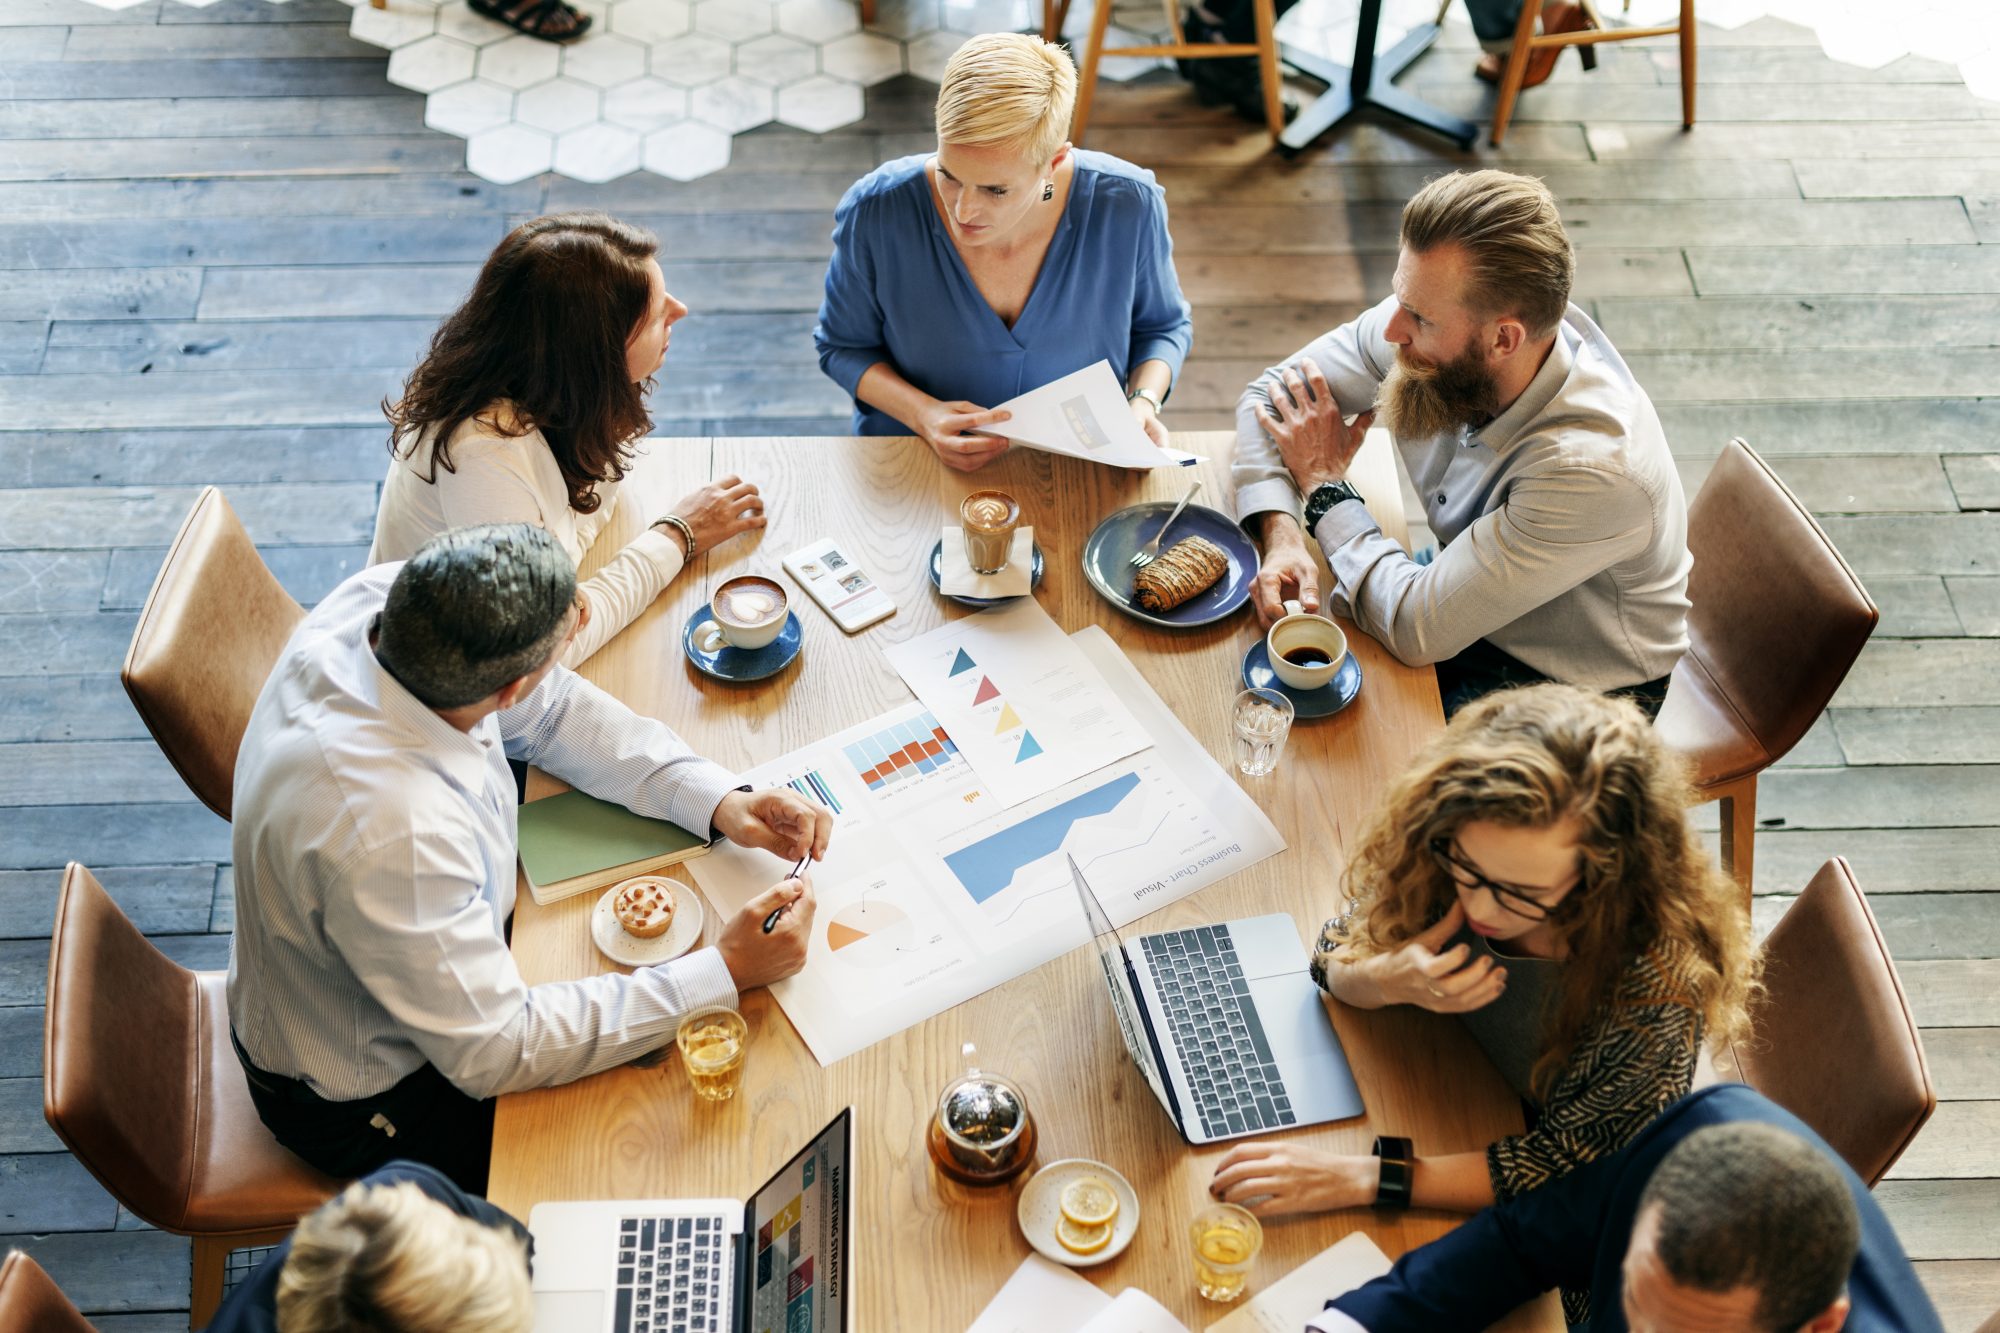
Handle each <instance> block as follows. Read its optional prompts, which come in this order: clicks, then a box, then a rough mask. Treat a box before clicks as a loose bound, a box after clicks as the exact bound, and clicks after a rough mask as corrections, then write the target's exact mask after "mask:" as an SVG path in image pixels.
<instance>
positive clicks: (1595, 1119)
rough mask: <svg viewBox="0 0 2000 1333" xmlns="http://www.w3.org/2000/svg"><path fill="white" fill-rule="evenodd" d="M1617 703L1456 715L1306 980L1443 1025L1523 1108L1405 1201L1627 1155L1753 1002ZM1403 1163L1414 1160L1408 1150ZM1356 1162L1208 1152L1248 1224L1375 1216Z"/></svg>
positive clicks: (1288, 1153) (1662, 755)
mask: <svg viewBox="0 0 2000 1333" xmlns="http://www.w3.org/2000/svg"><path fill="white" fill-rule="evenodd" d="M1689 803H1690V792H1689V790H1688V787H1687V781H1686V777H1685V775H1684V773H1683V770H1682V767H1681V764H1680V761H1679V760H1678V759H1677V758H1676V757H1675V756H1674V755H1673V753H1672V752H1671V751H1670V750H1668V748H1667V747H1666V745H1665V744H1664V743H1663V742H1662V741H1661V740H1660V738H1659V736H1658V734H1657V733H1656V732H1655V731H1654V730H1653V728H1652V726H1651V724H1649V723H1648V722H1647V721H1646V718H1645V716H1644V715H1643V714H1642V713H1641V712H1640V711H1639V709H1638V708H1637V707H1635V706H1634V705H1632V704H1631V703H1629V702H1627V701H1624V700H1620V699H1613V698H1608V697H1605V696H1601V695H1596V694H1592V693H1589V692H1588V691H1585V690H1581V689H1577V688H1575V687H1573V686H1569V685H1553V684H1552V685H1536V686H1532V687H1530V688H1527V689H1518V690H1506V691H1502V692H1500V693H1498V694H1492V695H1488V696H1487V697H1486V698H1484V699H1481V700H1478V701H1477V702H1475V703H1472V704H1470V705H1468V706H1467V707H1466V708H1464V709H1463V710H1462V711H1460V712H1459V713H1458V715H1457V716H1456V717H1454V718H1453V719H1452V722H1451V725H1450V726H1449V727H1447V728H1446V729H1445V732H1444V734H1443V735H1442V736H1441V737H1439V738H1438V740H1437V741H1435V742H1434V743H1433V744H1432V745H1431V746H1430V747H1429V748H1428V749H1427V750H1426V751H1425V752H1424V753H1423V754H1422V755H1420V756H1419V757H1418V759H1417V760H1416V762H1415V763H1414V765H1413V766H1412V767H1411V769H1410V770H1409V772H1407V773H1406V774H1404V776H1403V777H1402V778H1401V779H1399V780H1398V781H1397V782H1396V783H1395V784H1394V785H1392V786H1391V788H1390V789H1389V791H1388V793H1387V794H1386V796H1385V798H1384V800H1383V802H1382V804H1381V806H1380V808H1379V809H1378V810H1377V811H1376V813H1375V814H1374V816H1373V817H1372V818H1371V819H1370V821H1369V822H1368V824H1367V826H1366V827H1365V828H1364V829H1363V831H1362V836H1361V842H1360V845H1359V848H1358V849H1357V851H1356V853H1355V856H1354V858H1353V860H1352V861H1351V862H1350V863H1349V865H1348V867H1347V872H1346V878H1345V887H1346V890H1347V893H1348V895H1349V901H1348V906H1347V910H1346V912H1345V913H1344V914H1342V915H1341V916H1337V917H1335V918H1333V919H1332V920H1331V921H1329V922H1327V923H1326V926H1325V928H1324V929H1323V930H1322V932H1321V934H1320V940H1319V947H1318V948H1317V950H1315V952H1314V956H1313V964H1312V971H1313V976H1314V979H1315V980H1317V981H1318V982H1319V983H1320V985H1321V986H1323V987H1324V988H1325V989H1326V990H1327V991H1328V992H1329V993H1331V994H1332V995H1333V996H1334V997H1335V998H1337V999H1339V1000H1340V1001H1341V1002H1342V1003H1344V1004H1351V1005H1354V1006H1355V1007H1357V1008H1362V1009H1378V1008H1381V1007H1382V1006H1384V1005H1390V1004H1414V1005H1418V1006H1420V1007H1422V1008H1425V1009H1429V1010H1432V1011H1434V1012H1437V1013H1446V1014H1456V1015H1458V1017H1459V1019H1460V1021H1461V1022H1463V1023H1464V1024H1465V1026H1466V1027H1467V1028H1468V1029H1469V1030H1470V1032H1471V1034H1472V1036H1473V1037H1474V1038H1475V1039H1476V1040H1477V1041H1478V1043H1479V1045H1480V1047H1481V1049H1483V1050H1484V1051H1485V1052H1486V1055H1487V1056H1488V1058H1490V1059H1491V1060H1492V1061H1493V1063H1494V1065H1495V1066H1497V1067H1498V1068H1499V1070H1500V1072H1501V1073H1502V1074H1503V1075H1504V1076H1505V1077H1506V1079H1507V1081H1508V1082H1509V1083H1510V1084H1512V1085H1513V1087H1514V1089H1515V1091H1517V1092H1518V1093H1519V1094H1520V1095H1521V1096H1522V1098H1523V1099H1524V1100H1526V1101H1527V1103H1528V1104H1529V1107H1530V1108H1531V1110H1532V1112H1533V1115H1532V1124H1531V1127H1530V1128H1529V1130H1528V1132H1527V1133H1525V1134H1515V1135H1509V1136H1508V1137H1506V1138H1502V1139H1500V1140H1498V1141H1496V1142H1494V1143H1491V1144H1489V1145H1487V1147H1486V1149H1485V1151H1483V1152H1465V1153H1451V1154H1445V1155H1441V1156H1421V1155H1419V1156H1417V1157H1416V1158H1415V1159H1414V1169H1413V1170H1412V1172H1411V1175H1410V1182H1409V1183H1410V1188H1409V1193H1408V1202H1410V1203H1412V1204H1414V1205H1416V1206H1418V1207H1425V1208H1443V1209H1450V1210H1453V1211H1460V1212H1473V1211H1476V1210H1477V1209H1480V1208H1483V1207H1485V1206H1486V1205H1488V1204H1491V1203H1494V1202H1496V1201H1502V1200H1506V1199H1508V1198H1511V1197H1512V1196H1514V1195H1516V1194H1519V1193H1521V1192H1522V1191H1524V1190H1530V1189H1534V1188H1535V1187H1536V1186H1538V1185H1542V1184H1545V1183H1547V1182H1548V1181H1551V1180H1554V1179H1556V1178H1557V1177H1559V1176H1562V1175H1563V1174H1565V1173H1566V1172H1568V1171H1570V1170H1571V1169H1572V1168H1574V1167H1577V1166H1580V1165H1582V1164H1583V1163H1585V1162H1589V1161H1592V1160H1594V1159H1596V1158H1598V1157H1601V1156H1603V1155H1604V1154H1606V1153H1610V1152H1613V1151H1615V1150H1616V1149H1618V1148H1620V1147H1622V1146H1624V1145H1625V1144H1626V1143H1627V1142H1629V1141H1630V1140H1631V1139H1632V1137H1633V1136H1634V1135H1636V1134H1637V1133H1638V1132H1639V1131H1640V1130H1641V1129H1643V1128H1644V1127H1645V1126H1646V1124H1647V1123H1648V1122H1649V1121H1651V1120H1652V1118H1653V1117H1654V1115H1656V1114H1657V1113H1658V1112H1659V1111H1660V1110H1661V1109H1662V1108H1664V1107H1665V1106H1667V1105H1668V1104H1669V1103H1671V1102H1673V1101H1674V1100H1676V1099H1677V1098H1679V1097H1681V1096H1682V1095H1684V1094H1685V1093H1686V1092H1687V1091H1688V1089H1689V1087H1690V1085H1691V1083H1692V1081H1693V1078H1694V1071H1695V1060H1696V1056H1697V1054H1698V1052H1699V1050H1700V1048H1701V1045H1702V1042H1703V1040H1704V1037H1705V1036H1706V1037H1718V1038H1727V1037H1732V1036H1735V1035H1737V1034H1738V1033H1740V1032H1741V1031H1742V1030H1743V1028H1744V1024H1745V1013H1744V1007H1745V1003H1746V1001H1747V1000H1748V999H1749V997H1750V993H1751V992H1752V991H1753V990H1754V989H1755V987H1756V986H1757V965H1756V962H1755V959H1754V958H1753V955H1752V950H1751V942H1750V923H1749V919H1748V915H1747V913H1746V912H1745V911H1744V909H1743V903H1742V897H1741V890H1740V889H1739V888H1738V887H1737V886H1736V884H1735V883H1734V882H1733V881H1732V880H1730V879H1729V878H1728V877H1727V876H1726V875H1724V874H1723V873H1722V872H1721V871H1720V870H1719V869H1718V868H1717V867H1716V866H1715V864H1714V862H1712V861H1711V860H1710V858H1709V857H1708V855H1707V853H1706V852H1705V851H1704V850H1703V849H1702V847H1701V845H1700V843H1699V842H1698V841H1697V839H1696V837H1695V834H1694V832H1693V829H1692V828H1691V826H1690V825H1689V823H1688V820H1687V809H1688V805H1689ZM1416 1147H1418V1148H1419V1149H1421V1147H1422V1145H1421V1144H1419V1145H1416ZM1382 1179H1383V1167H1382V1161H1381V1159H1380V1158H1378V1157H1373V1156H1369V1157H1359V1156H1346V1155H1340V1154H1335V1153H1329V1152H1323V1151H1319V1150H1317V1149H1314V1148H1311V1147H1308V1146H1306V1145H1305V1144H1304V1143H1302V1142H1298V1141H1296V1140H1293V1141H1285V1140H1280V1141H1277V1142H1270V1143H1254V1144H1247V1145H1244V1146H1241V1147H1238V1148H1236V1149H1234V1150H1233V1151H1231V1152H1230V1153H1229V1154H1228V1155H1227V1156H1225V1157H1223V1158H1222V1160H1221V1162H1220V1163H1219V1165H1218V1166H1217V1169H1216V1172H1215V1178H1214V1180H1213V1182H1212V1183H1211V1185H1210V1189H1211V1191H1212V1192H1214V1193H1215V1194H1216V1195H1218V1196H1219V1197H1221V1198H1224V1199H1228V1200H1230V1201H1232V1202H1239V1203H1241V1202H1251V1206H1252V1209H1253V1211H1256V1212H1259V1213H1263V1214H1267V1215H1269V1214H1279V1213H1294V1212H1306V1211H1312V1210H1317V1209H1325V1208H1347V1207H1353V1206H1355V1205H1359V1204H1367V1203H1372V1202H1375V1201H1376V1199H1377V1197H1378V1191H1380V1189H1381V1184H1382Z"/></svg>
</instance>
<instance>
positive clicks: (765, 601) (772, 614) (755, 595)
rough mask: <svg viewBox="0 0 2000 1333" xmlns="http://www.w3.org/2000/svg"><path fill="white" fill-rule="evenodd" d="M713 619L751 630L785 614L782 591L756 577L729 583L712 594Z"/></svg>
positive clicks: (764, 579)
mask: <svg viewBox="0 0 2000 1333" xmlns="http://www.w3.org/2000/svg"><path fill="white" fill-rule="evenodd" d="M713 606H714V608H715V614H716V618H717V619H719V620H726V621H728V622H730V623H731V624H736V625H742V626H745V627H749V628H754V627H756V626H758V625H763V624H766V623H768V622H769V621H771V620H773V619H775V618H777V617H778V616H781V615H783V614H784V613H785V590H784V589H783V588H780V587H779V586H778V585H777V584H776V583H773V582H772V581H771V580H770V579H767V578H760V577H758V576H757V575H754V574H752V575H747V576H745V577H743V578H737V579H731V580H729V582H727V583H725V584H723V585H722V586H721V587H720V588H717V589H716V590H715V600H714V602H713Z"/></svg>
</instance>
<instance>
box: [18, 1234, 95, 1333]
mask: <svg viewBox="0 0 2000 1333" xmlns="http://www.w3.org/2000/svg"><path fill="white" fill-rule="evenodd" d="M0 1333H94V1330H93V1329H92V1327H91V1324H90V1321H89V1320H87V1319H85V1318H84V1317H83V1315H82V1314H81V1313H80V1312H79V1311H78V1310H77V1308H76V1307H75V1306H74V1305H71V1304H70V1303H69V1297H67V1296H65V1295H63V1294H62V1290H61V1288H59V1287H57V1286H56V1284H55V1280H54V1279H53V1278H51V1277H50V1276H49V1275H48V1273H47V1272H45V1271H44V1270H43V1268H42V1266H41V1265H40V1264H38V1263H36V1262H35V1261H34V1260H33V1259H30V1258H29V1257H28V1256H27V1255H25V1254H23V1253H21V1252H20V1251H19V1250H9V1251H8V1252H7V1257H6V1258H5V1259H0Z"/></svg>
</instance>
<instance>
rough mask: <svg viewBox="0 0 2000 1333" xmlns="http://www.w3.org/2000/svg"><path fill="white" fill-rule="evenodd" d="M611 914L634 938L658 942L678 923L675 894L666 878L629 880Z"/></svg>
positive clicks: (614, 901) (615, 899)
mask: <svg viewBox="0 0 2000 1333" xmlns="http://www.w3.org/2000/svg"><path fill="white" fill-rule="evenodd" d="M611 914H612V915H613V916H615V917H617V918H618V928H619V929H620V930H623V931H624V932H625V933H626V934H627V935H630V936H632V937H633V938H634V939H640V940H653V939H658V938H659V937H660V936H662V935H664V934H666V933H667V927H669V926H671V925H673V924H674V891H673V889H672V888H670V887H669V886H668V884H667V881H666V880H663V879H651V878H646V879H628V880H626V881H625V882H624V883H623V884H620V885H619V886H618V894H617V896H616V897H614V898H613V899H612V900H611Z"/></svg>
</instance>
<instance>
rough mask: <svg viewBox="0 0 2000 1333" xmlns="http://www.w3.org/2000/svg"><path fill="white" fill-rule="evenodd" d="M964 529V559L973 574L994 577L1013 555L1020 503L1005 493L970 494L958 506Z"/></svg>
mask: <svg viewBox="0 0 2000 1333" xmlns="http://www.w3.org/2000/svg"><path fill="white" fill-rule="evenodd" d="M958 519H959V522H960V524H962V525H963V526H964V528H965V559H966V563H968V564H970V565H971V566H972V572H973V573H975V574H998V573H999V572H1000V571H1001V570H1003V569H1005V568H1007V561H1008V558H1009V557H1010V556H1012V555H1013V553H1014V529H1016V528H1018V527H1020V526H1021V505H1020V502H1019V501H1017V500H1015V498H1014V497H1013V496H1011V495H1009V494H1007V492H1005V491H974V492H973V493H972V494H970V495H968V496H966V497H965V501H964V503H962V504H960V505H959V507H958Z"/></svg>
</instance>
